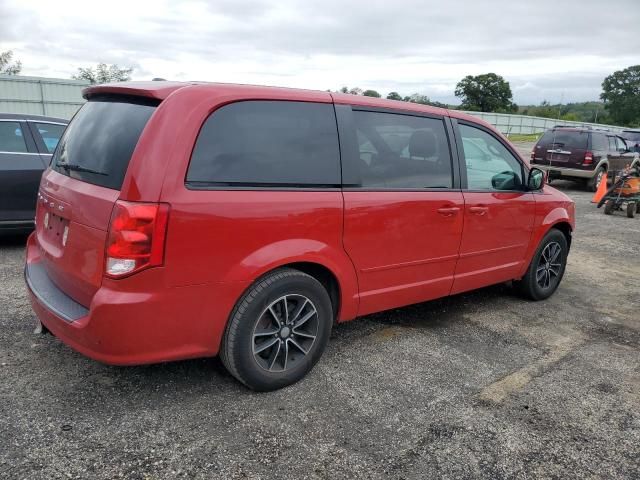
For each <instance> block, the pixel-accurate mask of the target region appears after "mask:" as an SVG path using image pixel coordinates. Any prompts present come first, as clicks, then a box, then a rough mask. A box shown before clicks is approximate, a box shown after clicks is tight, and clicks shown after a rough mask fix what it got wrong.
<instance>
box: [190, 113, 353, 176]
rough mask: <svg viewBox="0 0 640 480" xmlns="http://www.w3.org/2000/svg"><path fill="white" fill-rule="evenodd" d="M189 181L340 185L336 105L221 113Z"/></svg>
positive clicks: (199, 145) (204, 137)
mask: <svg viewBox="0 0 640 480" xmlns="http://www.w3.org/2000/svg"><path fill="white" fill-rule="evenodd" d="M187 182H191V183H197V182H202V183H208V184H219V185H231V186H233V185H247V184H248V185H289V186H298V185H307V186H313V185H316V186H326V185H339V184H340V182H341V180H340V152H339V147H338V131H337V126H336V119H335V113H334V110H333V105H331V104H324V103H306V102H285V101H245V102H238V103H232V104H230V105H226V106H224V107H222V108H220V109H219V110H216V111H215V112H213V114H211V116H210V117H209V118H208V119H207V120H206V122H205V123H204V125H203V126H202V130H201V131H200V134H199V135H198V139H197V141H196V145H195V148H194V150H193V155H192V156H191V164H190V165H189V170H188V172H187Z"/></svg>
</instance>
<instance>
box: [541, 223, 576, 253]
mask: <svg viewBox="0 0 640 480" xmlns="http://www.w3.org/2000/svg"><path fill="white" fill-rule="evenodd" d="M552 228H555V229H556V230H560V231H561V232H562V234H563V235H564V237H565V238H566V239H567V248H568V249H569V250H571V240H572V236H573V229H572V228H571V224H570V223H569V222H568V221H559V222H557V223H554V224H553V225H552V226H551V227H550V228H549V229H548V230H547V231H549V230H551V229H552ZM545 235H546V233H545Z"/></svg>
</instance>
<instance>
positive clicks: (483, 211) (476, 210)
mask: <svg viewBox="0 0 640 480" xmlns="http://www.w3.org/2000/svg"><path fill="white" fill-rule="evenodd" d="M488 211H489V207H481V206H476V207H469V212H470V213H473V214H475V215H484V214H486V213H487V212H488Z"/></svg>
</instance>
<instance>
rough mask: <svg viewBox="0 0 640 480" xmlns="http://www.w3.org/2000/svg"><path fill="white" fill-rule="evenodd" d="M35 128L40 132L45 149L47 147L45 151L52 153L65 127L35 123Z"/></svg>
mask: <svg viewBox="0 0 640 480" xmlns="http://www.w3.org/2000/svg"><path fill="white" fill-rule="evenodd" d="M35 126H36V128H37V129H38V132H40V136H41V137H42V141H43V142H44V145H45V147H47V151H48V152H49V153H53V151H54V150H55V149H56V145H58V141H59V140H60V137H61V136H62V133H63V132H64V129H65V128H66V125H57V124H54V123H36V124H35Z"/></svg>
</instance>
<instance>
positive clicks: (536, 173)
mask: <svg viewBox="0 0 640 480" xmlns="http://www.w3.org/2000/svg"><path fill="white" fill-rule="evenodd" d="M543 185H544V172H543V171H542V170H540V169H539V168H532V169H531V170H529V178H528V179H527V187H528V188H529V190H540V189H541V188H542V186H543Z"/></svg>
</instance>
